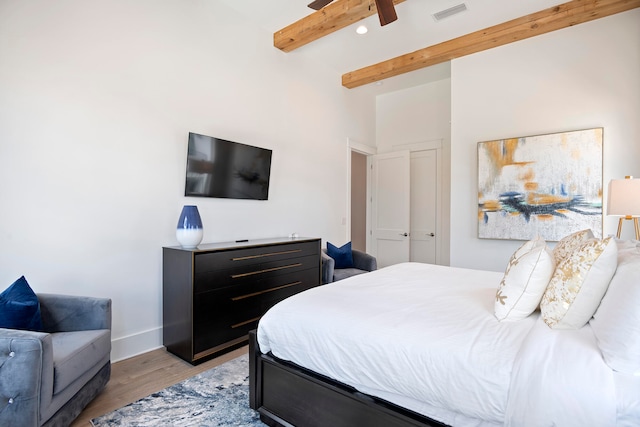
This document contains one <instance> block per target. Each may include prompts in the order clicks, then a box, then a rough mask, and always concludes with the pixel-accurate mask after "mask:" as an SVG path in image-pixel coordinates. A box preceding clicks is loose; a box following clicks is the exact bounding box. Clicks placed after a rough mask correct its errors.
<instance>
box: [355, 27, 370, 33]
mask: <svg viewBox="0 0 640 427" xmlns="http://www.w3.org/2000/svg"><path fill="white" fill-rule="evenodd" d="M367 31H369V29H368V28H367V27H366V25H360V26H359V27H358V28H356V33H358V34H367Z"/></svg>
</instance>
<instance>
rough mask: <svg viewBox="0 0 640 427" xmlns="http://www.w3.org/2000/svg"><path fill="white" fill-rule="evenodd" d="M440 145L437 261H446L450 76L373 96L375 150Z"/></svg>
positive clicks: (447, 239) (386, 150) (447, 258)
mask: <svg viewBox="0 0 640 427" xmlns="http://www.w3.org/2000/svg"><path fill="white" fill-rule="evenodd" d="M434 141H439V142H440V143H441V144H442V150H441V154H442V161H441V165H442V171H441V173H440V176H441V177H442V205H443V206H442V207H441V209H440V210H439V211H438V213H439V214H440V221H441V230H442V233H441V234H442V235H441V236H440V239H441V240H440V242H441V251H442V253H441V254H440V257H439V259H440V261H441V263H442V264H443V265H448V264H449V217H450V214H449V203H450V202H449V186H450V182H449V176H450V169H449V165H450V163H451V162H450V152H451V79H449V78H444V79H442V80H437V81H434V82H430V83H426V84H423V85H420V86H416V87H414V88H410V89H403V90H398V91H395V92H391V93H388V94H384V95H378V96H377V97H376V144H377V147H378V153H387V152H391V151H396V150H406V149H409V148H408V147H410V146H412V145H413V144H420V143H431V142H434Z"/></svg>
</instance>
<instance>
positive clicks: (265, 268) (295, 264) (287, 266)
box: [193, 255, 320, 294]
mask: <svg viewBox="0 0 640 427" xmlns="http://www.w3.org/2000/svg"><path fill="white" fill-rule="evenodd" d="M318 260H319V258H318V256H317V255H309V256H304V257H299V258H288V259H280V260H273V259H270V260H268V261H264V262H262V263H259V264H252V265H240V266H234V267H233V268H227V269H224V270H218V271H206V272H201V273H196V275H195V279H194V284H193V285H194V289H193V291H194V293H196V294H199V293H202V292H209V291H212V290H215V289H221V288H226V287H229V286H238V285H241V284H243V283H244V282H247V281H252V282H256V281H259V280H263V279H267V278H269V277H277V276H280V275H282V274H288V273H293V272H296V271H302V270H308V269H312V268H316V269H318V268H319V267H320V264H319V261H318ZM317 280H318V281H319V280H320V279H319V278H318V279H317Z"/></svg>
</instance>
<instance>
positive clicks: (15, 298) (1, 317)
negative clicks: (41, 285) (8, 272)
mask: <svg viewBox="0 0 640 427" xmlns="http://www.w3.org/2000/svg"><path fill="white" fill-rule="evenodd" d="M0 328H8V329H24V330H30V331H42V318H41V317H40V303H39V302H38V297H37V296H36V294H35V293H34V292H33V290H31V288H30V287H29V283H27V279H25V278H24V276H22V277H20V278H19V279H18V280H16V281H15V282H13V283H12V284H11V286H9V287H8V288H7V289H5V291H4V292H2V293H1V294H0Z"/></svg>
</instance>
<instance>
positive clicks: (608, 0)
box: [223, 0, 640, 89]
mask: <svg viewBox="0 0 640 427" xmlns="http://www.w3.org/2000/svg"><path fill="white" fill-rule="evenodd" d="M223 1H225V3H226V4H227V5H228V6H230V7H232V8H234V9H236V10H238V11H239V12H240V13H243V14H245V15H248V16H249V18H250V19H252V20H253V21H254V22H256V23H257V24H258V25H261V26H263V27H264V28H267V29H271V30H272V31H273V43H274V46H275V47H276V48H278V49H280V50H282V51H283V52H287V54H288V55H293V54H297V53H298V52H302V53H301V54H305V55H310V56H313V57H315V58H316V59H317V60H319V61H321V62H324V63H325V64H326V66H327V67H328V68H332V69H334V70H336V71H338V72H339V73H340V75H342V85H343V86H344V87H346V88H350V89H351V88H356V87H359V86H363V85H367V84H369V83H374V82H379V81H382V80H385V79H389V78H392V77H396V76H401V75H405V74H406V73H411V72H415V71H417V70H421V69H425V68H426V67H431V66H434V65H437V64H442V63H445V62H448V61H450V60H452V59H455V58H459V57H462V56H465V55H469V54H472V53H476V52H480V51H483V50H487V49H491V48H494V47H497V46H502V45H505V44H508V43H513V42H517V41H520V40H524V39H527V38H530V37H534V36H538V35H541V34H545V33H549V32H551V31H556V30H560V29H563V28H566V27H570V26H573V25H578V24H582V23H585V22H589V21H592V20H595V19H599V18H604V17H606V16H610V15H614V14H617V13H620V12H625V11H628V10H631V9H634V8H637V7H640V0H573V1H569V2H566V3H562V2H558V1H554V0H518V1H517V2H514V1H513V0H492V1H491V2H488V1H486V0H430V1H429V2H427V1H425V0H394V3H395V4H396V11H397V14H398V20H397V21H395V22H393V23H391V24H389V25H386V26H384V27H380V23H379V21H378V19H377V16H375V15H376V8H375V2H374V1H373V0H334V1H333V2H332V3H330V4H329V5H328V6H326V7H324V8H323V9H321V10H319V11H313V10H311V9H305V8H306V4H307V3H308V1H305V0H270V2H266V3H269V4H271V6H272V8H271V9H266V8H265V7H264V6H261V5H260V4H259V3H258V2H259V1H262V2H263V3H264V1H263V0H243V1H241V2H240V1H238V0H223ZM278 1H281V2H282V3H281V4H280V5H278V4H273V3H272V2H276V3H277V2H278ZM298 3H299V4H298ZM460 3H464V4H465V6H466V8H467V10H466V11H464V12H462V13H460V14H457V15H453V16H450V17H448V18H445V19H443V20H441V21H437V20H435V19H434V18H433V14H434V13H435V12H438V11H441V10H444V9H447V8H449V7H452V6H455V5H458V4H460ZM239 4H242V6H241V5H239ZM280 6H282V7H280ZM274 10H275V11H277V12H273V11H274ZM296 15H298V16H300V15H302V18H300V19H297V18H293V19H292V17H294V16H296ZM283 19H290V21H289V23H285V24H282V21H283ZM362 23H364V24H366V25H367V27H368V28H369V30H370V32H369V33H368V34H366V35H364V36H357V35H355V28H356V26H357V25H360V24H362ZM483 24H484V25H483ZM274 25H275V26H276V27H275V29H273V28H274ZM371 33H373V34H371ZM345 67H352V68H345Z"/></svg>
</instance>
